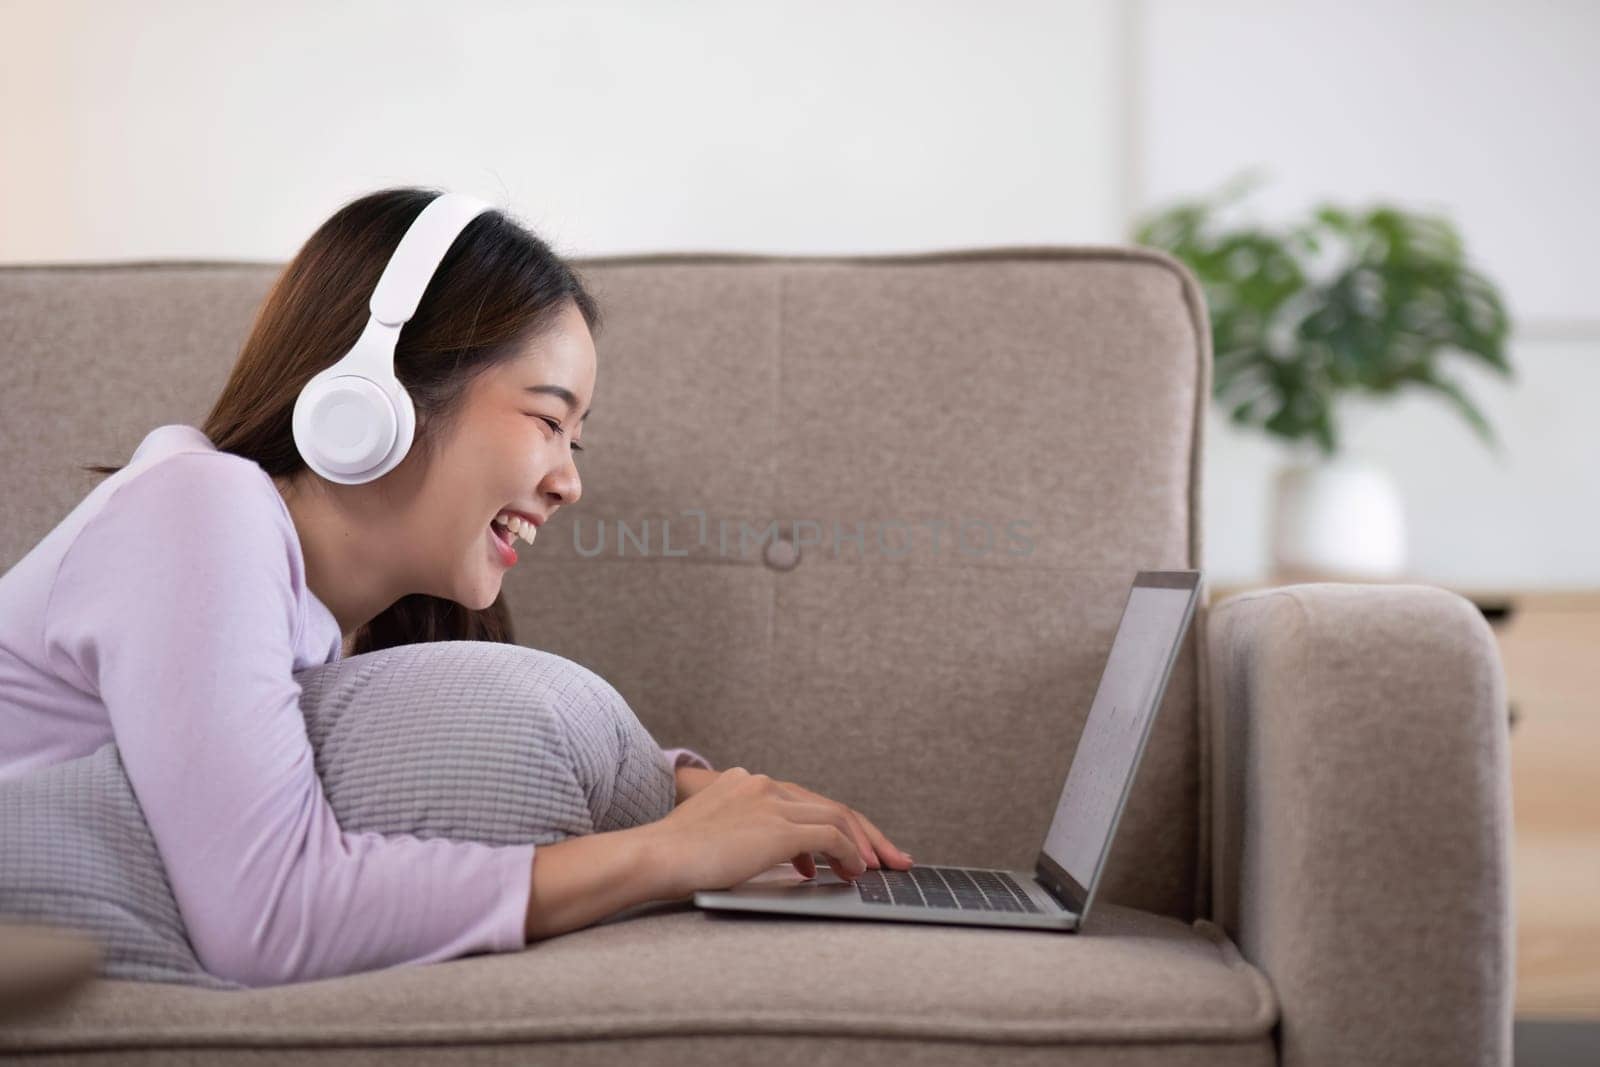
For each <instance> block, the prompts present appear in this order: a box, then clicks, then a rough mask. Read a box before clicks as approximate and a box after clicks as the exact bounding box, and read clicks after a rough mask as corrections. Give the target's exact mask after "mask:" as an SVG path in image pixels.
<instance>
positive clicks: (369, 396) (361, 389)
mask: <svg viewBox="0 0 1600 1067" xmlns="http://www.w3.org/2000/svg"><path fill="white" fill-rule="evenodd" d="M336 369H337V368H336V367H334V368H329V370H330V371H333V370H336ZM415 417H416V413H415V411H414V410H413V408H412V405H411V397H410V395H409V394H408V393H406V391H405V389H404V387H403V386H401V385H400V383H399V382H392V383H391V382H389V381H383V382H374V381H373V380H372V379H370V378H368V377H366V376H364V375H360V374H351V373H338V374H330V373H328V372H324V373H323V374H319V375H318V376H317V377H315V378H313V379H312V380H311V381H310V382H308V383H307V384H306V387H305V388H304V389H302V390H301V392H300V396H299V398H298V399H297V400H296V401H295V405H294V440H295V445H296V447H298V448H299V449H300V455H301V457H302V458H303V459H304V460H305V461H306V465H307V466H309V467H310V468H311V469H312V470H314V471H316V472H317V473H318V474H320V475H322V476H323V477H324V478H327V479H328V480H329V481H333V482H339V483H342V484H344V485H360V484H363V483H365V482H370V481H373V480H375V479H377V478H380V477H382V476H383V475H384V474H386V473H388V472H389V471H391V470H393V469H394V468H395V467H396V466H398V465H399V463H400V461H401V460H402V459H404V458H405V454H406V452H408V451H409V450H410V448H411V440H412V436H413V434H414V432H415Z"/></svg>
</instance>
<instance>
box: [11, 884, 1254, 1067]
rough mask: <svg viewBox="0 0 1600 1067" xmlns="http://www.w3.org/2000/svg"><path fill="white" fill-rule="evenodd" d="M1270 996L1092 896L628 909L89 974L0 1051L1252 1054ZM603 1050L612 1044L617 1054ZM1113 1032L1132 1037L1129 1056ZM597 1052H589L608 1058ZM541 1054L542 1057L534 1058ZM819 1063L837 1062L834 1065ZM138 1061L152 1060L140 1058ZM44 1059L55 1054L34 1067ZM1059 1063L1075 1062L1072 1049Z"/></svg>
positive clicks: (1219, 943)
mask: <svg viewBox="0 0 1600 1067" xmlns="http://www.w3.org/2000/svg"><path fill="white" fill-rule="evenodd" d="M1276 1021H1277V1002H1276V999H1275V997H1274V996H1273V994H1272V991H1271V988H1270V986H1269V985H1268V983H1267V981H1266V979H1265V978H1264V977H1263V976H1262V974H1261V973H1260V972H1259V971H1257V970H1256V969H1255V968H1254V967H1252V966H1251V965H1250V964H1249V963H1247V962H1245V961H1244V960H1243V959H1242V958H1241V957H1240V955H1239V953H1238V951H1237V950H1236V949H1235V948H1234V946H1233V945H1232V944H1231V943H1230V942H1229V941H1228V940H1227V939H1226V937H1224V936H1223V935H1222V934H1221V932H1220V931H1219V930H1218V929H1217V928H1216V927H1214V926H1213V925H1211V924H1210V923H1207V922H1205V921H1203V920H1202V921H1199V922H1197V923H1195V924H1194V925H1193V926H1191V925H1188V924H1185V923H1183V922H1181V921H1179V920H1177V919H1173V918H1168V917H1165V916H1158V915H1154V914H1150V913H1147V912H1142V911H1136V910H1133V909H1129V908H1121V907H1118V906H1115V905H1109V904H1108V905H1105V906H1104V907H1103V908H1099V909H1097V911H1096V914H1095V915H1094V916H1093V917H1092V918H1091V920H1090V922H1089V924H1088V925H1087V927H1086V928H1085V930H1084V931H1083V932H1082V933H1079V934H1054V933H1038V932H1033V931H1026V930H1004V929H989V928H980V927H960V926H947V925H933V924H923V923H915V924H913V923H896V922H848V921H835V920H825V919H816V920H813V919H809V918H804V917H788V916H762V915H742V914H724V913H716V912H705V911H701V910H698V909H696V908H694V907H693V906H692V905H690V904H689V903H688V902H687V901H669V902H656V903H651V904H646V905H641V906H639V907H637V908H633V909H629V910H628V911H625V912H621V913H619V914H618V915H615V916H612V917H611V918H610V919H608V920H606V921H605V922H603V923H599V924H597V925H594V926H590V927H587V928H585V929H582V930H577V931H573V932H571V933H568V934H564V935H562V936H560V937H556V938H551V939H548V940H545V941H541V942H537V943H535V944H534V945H531V946H529V947H528V948H527V949H525V950H523V951H521V952H513V953H504V954H498V955H483V956H476V957H472V958H466V959H456V960H450V961H446V962H442V963H434V964H427V965H416V966H402V967H394V968H389V969H387V970H383V971H376V972H370V973H366V974H360V975H352V976H348V977H343V978H332V979H324V980H320V981H315V982H304V983H297V984H293V985H286V986H278V987H274V988H267V989H254V990H246V991H241V992H231V991H218V990H208V989H196V988H190V987H183V986H175V985H170V984H159V983H139V982H128V981H115V980H109V979H101V980H97V981H95V982H93V983H91V984H90V985H88V986H86V987H84V989H83V990H82V991H81V992H80V993H79V994H78V995H77V996H75V997H74V998H72V999H71V1000H69V1001H66V1002H64V1003H62V1004H58V1005H57V1006H55V1007H54V1008H52V1009H49V1010H48V1011H47V1012H45V1013H42V1014H40V1015H37V1016H34V1017H32V1018H30V1019H28V1020H27V1021H25V1022H20V1023H18V1024H17V1025H15V1026H12V1027H8V1028H6V1029H5V1030H3V1031H0V1055H5V1054H7V1053H11V1054H15V1053H22V1052H27V1051H35V1052H45V1051H50V1052H57V1053H59V1052H62V1051H65V1050H83V1051H84V1052H85V1053H89V1052H90V1050H101V1051H104V1050H118V1051H121V1052H131V1051H133V1050H148V1051H151V1052H160V1053H162V1054H167V1053H175V1052H176V1051H177V1050H180V1049H187V1050H190V1051H191V1052H193V1053H195V1054H203V1055H204V1057H205V1060H206V1062H220V1061H224V1060H226V1059H228V1058H229V1057H228V1053H230V1052H237V1053H239V1058H240V1059H243V1058H245V1057H246V1056H248V1055H250V1053H249V1052H248V1050H249V1049H252V1048H254V1049H258V1050H259V1049H261V1048H277V1049H281V1050H282V1051H283V1052H284V1053H286V1054H290V1055H286V1058H288V1059H292V1053H296V1052H297V1053H300V1054H302V1055H305V1056H306V1057H307V1058H313V1057H315V1058H317V1059H318V1061H319V1062H327V1061H329V1060H331V1059H338V1058H340V1057H339V1056H329V1055H328V1053H330V1052H337V1053H341V1054H347V1055H348V1056H349V1058H350V1061H352V1062H353V1061H354V1060H356V1059H360V1058H363V1057H364V1056H365V1055H366V1054H367V1053H370V1052H371V1051H372V1050H373V1049H374V1048H375V1047H382V1046H390V1047H387V1048H384V1049H383V1056H384V1059H383V1062H385V1063H388V1062H394V1061H396V1060H398V1059H401V1058H406V1057H412V1058H415V1059H416V1061H417V1062H428V1061H430V1060H431V1059H435V1058H437V1057H438V1056H439V1055H440V1054H441V1053H442V1052H444V1051H446V1050H461V1049H467V1048H471V1049H474V1050H475V1054H476V1055H475V1059H474V1062H479V1060H480V1059H481V1060H482V1061H484V1062H501V1061H502V1060H503V1061H504V1062H531V1059H530V1058H529V1057H530V1054H532V1053H534V1050H537V1055H538V1056H539V1057H540V1059H539V1060H538V1062H540V1063H567V1062H571V1063H579V1062H595V1063H600V1062H616V1061H617V1060H618V1059H620V1057H621V1056H623V1055H629V1056H633V1055H638V1056H644V1057H645V1059H643V1060H639V1061H636V1062H648V1063H652V1064H653V1063H684V1064H691V1063H700V1064H703V1063H705V1062H707V1060H708V1059H709V1058H710V1057H711V1056H713V1055H715V1056H716V1057H717V1058H718V1059H719V1060H723V1061H725V1062H749V1061H750V1060H753V1059H754V1057H756V1056H758V1055H759V1056H761V1057H762V1058H763V1059H767V1058H768V1057H773V1058H774V1060H773V1061H774V1062H776V1061H780V1060H781V1061H782V1062H795V1063H800V1062H802V1061H803V1060H806V1059H813V1058H817V1057H821V1056H827V1057H828V1058H829V1059H830V1060H832V1061H833V1062H840V1061H841V1060H845V1059H847V1060H848V1061H851V1062H856V1063H860V1062H870V1061H872V1060H873V1059H875V1058H881V1059H882V1060H884V1061H885V1062H887V1061H888V1060H889V1059H890V1058H891V1057H903V1056H904V1055H905V1054H906V1053H907V1052H908V1051H913V1050H914V1051H917V1052H918V1054H919V1055H921V1054H926V1055H928V1056H929V1057H930V1058H931V1060H932V1061H934V1062H941V1063H943V1062H955V1061H957V1060H960V1059H961V1057H962V1056H966V1057H968V1059H969V1061H970V1058H971V1056H972V1055H973V1053H974V1050H973V1048H971V1047H969V1046H971V1045H974V1044H975V1045H977V1046H980V1049H979V1050H978V1054H980V1055H982V1056H984V1057H1001V1056H1004V1057H1006V1058H1007V1059H1008V1060H1011V1059H1013V1058H1014V1060H1015V1062H1019V1063H1020V1062H1030V1061H1033V1060H1037V1061H1038V1062H1041V1063H1044V1062H1051V1063H1055V1062H1059V1058H1060V1055H1061V1051H1062V1048H1063V1047H1064V1046H1080V1047H1081V1054H1082V1055H1084V1056H1086V1057H1088V1060H1087V1062H1094V1061H1095V1060H1096V1059H1097V1058H1099V1057H1096V1056H1095V1055H1094V1050H1098V1051H1099V1052H1100V1053H1101V1054H1102V1055H1103V1056H1104V1058H1105V1062H1116V1063H1118V1064H1125V1063H1135V1062H1137V1063H1144V1062H1151V1063H1166V1062H1181V1063H1190V1064H1194V1063H1213V1062H1215V1063H1219V1064H1220V1063H1229V1064H1243V1063H1271V1062H1274V1052H1273V1044H1272V1028H1273V1026H1274V1024H1275V1023H1276ZM619 1046H620V1047H619ZM1128 1046H1137V1048H1129V1047H1128ZM606 1050H609V1057H610V1059H608V1053H607V1051H606ZM546 1057H548V1058H546ZM835 1057H838V1059H835ZM152 1058H154V1057H152ZM51 1062H61V1061H60V1060H52V1061H51ZM1073 1062H1079V1061H1078V1060H1076V1059H1075V1060H1074V1061H1073Z"/></svg>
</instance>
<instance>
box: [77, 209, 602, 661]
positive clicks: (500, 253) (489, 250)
mask: <svg viewBox="0 0 1600 1067" xmlns="http://www.w3.org/2000/svg"><path fill="white" fill-rule="evenodd" d="M439 193H440V190H437V189H423V188H412V187H406V188H396V189H382V190H379V191H378V192H375V193H369V194H368V195H366V196H363V197H360V198H359V199H356V200H353V201H351V202H350V203H348V204H346V205H345V206H344V207H342V208H340V209H339V210H338V211H336V212H335V213H334V214H333V216H332V217H330V218H329V219H328V220H327V221H326V222H324V223H323V224H322V225H321V226H319V227H317V231H316V232H315V233H313V234H312V235H311V237H310V238H308V239H307V241H306V243H305V244H304V245H303V246H302V247H301V249H300V251H299V252H297V253H296V254H295V256H294V258H293V259H291V260H290V261H289V263H288V264H287V265H286V266H285V267H284V269H283V272H282V273H281V274H279V275H278V278H277V280H276V281H275V282H274V283H273V285H272V288H271V290H270V291H269V292H268V293H267V297H266V299H265V301H263V303H262V305H261V308H260V310H259V311H257V313H256V318H255V323H254V325H253V326H252V327H251V329H250V334H249V336H248V337H247V338H246V339H245V342H244V347H243V348H242V349H241V350H240V352H239V359H238V362H236V363H235V364H234V367H233V371H232V373H231V374H230V375H229V377H228V381H227V384H226V385H224V386H223V388H222V393H221V395H220V396H218V397H217V401H216V404H215V405H214V406H213V407H212V409H211V413H210V414H209V415H207V416H206V419H205V422H204V423H203V424H202V425H201V427H200V429H201V431H202V432H203V433H204V434H205V435H206V436H207V437H208V438H210V439H211V443H212V444H214V445H215V446H216V447H217V449H218V451H221V452H231V453H233V454H234V455H238V456H243V457H245V458H246V459H251V460H254V461H255V462H256V463H258V464H260V466H261V468H262V469H263V470H265V471H266V472H267V474H269V475H271V476H272V477H273V478H278V477H292V476H293V475H294V474H296V473H297V472H298V471H301V470H308V469H309V468H308V467H307V466H306V463H305V461H304V460H303V459H302V458H301V456H300V452H299V449H297V448H296V447H295V443H294V430H293V417H294V405H295V400H296V399H297V398H298V397H299V395H300V390H301V388H302V387H303V386H304V385H305V384H306V382H308V381H310V380H311V378H312V377H313V376H315V375H316V374H317V373H318V372H320V371H322V370H325V369H326V368H328V367H329V366H331V365H332V364H333V363H334V362H335V361H336V360H337V359H338V358H339V357H340V356H342V355H344V353H346V352H348V351H349V350H350V348H351V346H353V345H354V344H355V342H356V338H357V337H358V336H359V335H360V333H361V329H362V327H363V326H364V325H365V324H366V321H367V314H368V306H367V302H368V300H369V299H370V298H371V296H372V290H373V289H374V287H376V286H377V284H378V277H379V275H380V274H381V273H382V271H383V268H384V265H385V264H386V263H387V262H388V261H389V257H390V256H391V255H392V254H393V253H394V250H395V248H396V246H397V245H399V243H400V238H401V236H402V235H404V234H405V232H406V229H407V228H408V227H409V226H410V225H411V223H412V222H413V221H415V219H416V217H417V215H419V214H420V213H421V212H422V209H423V208H424V207H426V206H427V205H428V203H429V202H430V201H432V200H433V199H434V198H435V197H436V196H438V195H439ZM568 301H572V302H573V303H575V304H576V305H577V307H578V309H579V311H580V312H582V314H583V317H584V320H585V321H586V322H587V323H588V325H589V329H590V332H595V331H597V330H598V328H599V324H600V310H599V306H598V305H597V304H596V302H595V300H594V298H593V297H592V296H591V295H590V294H589V291H588V290H587V289H586V288H585V287H584V284H583V281H582V279H581V278H580V277H579V276H578V274H577V272H576V271H575V270H574V269H573V268H572V267H571V266H570V265H569V264H567V263H566V262H564V261H563V260H562V259H561V258H560V257H559V256H557V255H556V254H555V253H554V252H552V251H551V250H550V247H549V246H548V245H547V244H545V242H544V241H542V240H540V239H539V238H538V237H536V236H535V235H534V234H532V233H530V232H529V231H528V230H527V229H525V228H524V227H522V226H521V225H519V224H518V223H517V222H515V221H513V220H512V219H510V218H509V217H507V216H506V215H505V214H504V213H503V212H500V211H486V212H484V213H483V214H481V215H479V216H478V217H477V218H475V219H473V220H472V221H471V222H470V223H468V224H467V227H466V229H464V230H462V231H461V234H460V236H458V237H457V238H456V240H455V242H454V244H452V245H451V246H450V251H449V252H448V253H446V254H445V257H444V259H443V260H442V261H441V262H440V264H439V269H438V270H437V271H436V272H435V273H434V275H433V278H432V280H431V281H429V283H428V287H427V289H426V290H425V291H424V292H423V294H422V300H421V302H420V303H419V304H418V305H417V312H416V314H415V315H414V316H412V318H411V320H410V321H409V322H407V323H406V324H405V326H404V327H403V328H402V329H401V330H400V336H399V339H398V341H397V342H396V344H395V375H396V377H398V378H399V379H400V382H401V384H402V385H404V386H405V387H406V390H407V391H408V392H409V393H410V394H411V399H412V402H413V403H414V404H415V405H416V412H417V427H416V437H415V440H414V441H413V443H412V448H413V449H418V448H420V449H422V450H423V454H424V455H426V456H429V457H431V456H432V455H434V454H435V450H436V447H437V445H438V442H439V441H440V440H442V439H443V437H444V436H445V435H446V434H448V432H449V430H450V428H451V426H452V425H453V424H454V422H455V420H456V418H457V417H458V416H459V414H460V411H461V407H462V401H463V398H464V395H465V393H466V389H467V386H468V385H470V384H471V382H472V380H473V379H474V378H475V377H476V376H477V375H479V374H480V373H482V372H484V371H486V370H488V369H489V368H491V367H493V366H495V365H496V364H498V363H501V362H504V361H506V360H509V359H512V358H515V357H516V355H517V354H518V352H519V351H520V350H522V348H523V346H524V345H526V344H527V343H528V342H529V341H530V340H533V339H536V338H538V337H539V336H540V335H541V334H543V333H544V332H545V331H546V330H548V329H549V328H550V327H551V326H553V325H554V322H555V320H556V319H557V318H558V317H559V315H560V314H561V312H562V311H563V309H564V308H565V307H566V304H567V302H568ZM122 466H124V465H119V466H114V467H112V466H103V465H100V464H87V465H84V467H83V469H84V470H88V471H92V472H94V473H97V474H115V473H116V472H117V471H119V470H121V469H122ZM452 640H461V641H498V642H502V643H514V642H515V640H516V637H515V634H514V633H513V630H512V625H511V615H510V612H509V611H507V610H506V605H505V594H504V592H502V593H501V594H500V596H498V597H496V598H495V601H494V603H493V604H491V605H489V606H488V607H487V608H484V609H482V610H481V611H474V610H471V609H469V608H465V607H462V606H461V605H460V604H457V603H455V602H454V601H451V600H446V599H443V598H441V597H434V596H429V595H426V594H423V593H414V594H410V595H408V596H404V597H401V598H400V599H399V600H397V601H395V603H394V604H392V605H391V606H390V607H388V608H387V609H385V610H384V611H383V612H381V613H379V615H378V616H377V617H376V618H374V619H372V620H371V621H370V622H368V623H367V624H366V625H365V626H363V627H362V628H361V629H360V630H359V631H357V633H356V636H355V644H354V647H353V649H352V654H360V653H363V652H371V651H375V650H377V649H381V648H389V647H391V646H394V645H406V644H416V643H419V642H425V641H452Z"/></svg>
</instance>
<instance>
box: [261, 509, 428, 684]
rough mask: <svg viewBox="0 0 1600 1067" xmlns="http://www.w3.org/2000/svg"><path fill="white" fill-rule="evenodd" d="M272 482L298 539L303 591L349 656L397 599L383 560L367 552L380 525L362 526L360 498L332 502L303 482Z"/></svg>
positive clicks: (369, 550) (380, 556)
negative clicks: (360, 635)
mask: <svg viewBox="0 0 1600 1067" xmlns="http://www.w3.org/2000/svg"><path fill="white" fill-rule="evenodd" d="M274 482H276V484H277V486H278V492H279V494H280V495H281V496H282V497H283V501H284V504H285V505H286V506H287V507H288V509H289V515H290V517H291V518H292V519H293V520H294V527H295V532H296V534H298V535H299V538H300V553H301V555H302V556H303V557H304V558H305V563H306V585H307V586H308V587H309V588H310V590H311V592H312V593H314V594H315V595H316V597H317V599H318V600H320V601H322V602H323V603H324V604H326V605H327V606H328V610H329V611H331V612H333V617H334V618H335V619H337V620H338V623H339V632H340V633H341V634H343V635H344V648H345V654H346V655H348V654H349V649H350V646H351V643H352V642H353V641H354V639H355V634H356V631H357V630H359V629H361V627H363V626H365V625H366V624H367V623H368V622H370V621H371V620H372V619H373V618H374V617H376V616H377V615H378V614H379V613H380V612H382V611H383V610H384V609H385V608H387V607H389V606H390V605H391V604H393V603H394V602H395V601H397V600H399V599H400V596H401V595H402V594H400V593H398V592H396V591H395V584H394V581H393V576H392V575H390V574H388V573H387V572H386V571H385V570H384V569H383V566H382V554H381V553H378V552H374V551H373V548H372V546H373V545H374V543H376V542H375V536H376V535H375V533H374V531H375V530H376V529H377V527H378V526H379V525H381V524H377V523H373V524H368V525H363V524H362V523H361V522H360V521H359V519H358V518H357V517H356V515H357V513H358V512H359V508H360V504H361V494H360V493H359V492H352V493H348V494H343V496H348V499H347V500H346V499H335V497H334V494H333V493H331V492H329V491H328V487H327V486H324V485H308V483H307V480H305V479H297V480H287V479H274ZM352 509H354V510H352Z"/></svg>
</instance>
